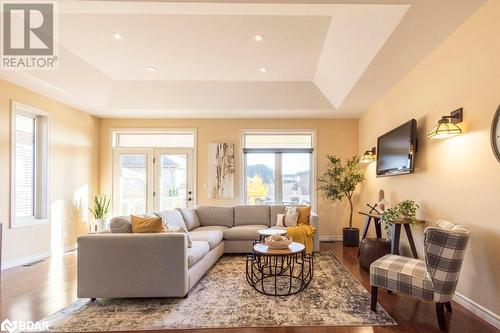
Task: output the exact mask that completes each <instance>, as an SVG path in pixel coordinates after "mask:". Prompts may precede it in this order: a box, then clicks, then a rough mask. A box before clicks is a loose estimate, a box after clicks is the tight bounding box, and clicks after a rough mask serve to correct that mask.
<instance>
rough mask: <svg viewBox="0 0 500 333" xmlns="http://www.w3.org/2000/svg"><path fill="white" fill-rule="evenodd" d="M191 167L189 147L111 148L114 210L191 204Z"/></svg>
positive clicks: (137, 211) (127, 212) (120, 212)
mask: <svg viewBox="0 0 500 333" xmlns="http://www.w3.org/2000/svg"><path fill="white" fill-rule="evenodd" d="M193 170H194V163H193V149H189V148H187V149H186V148H170V149H144V148H115V149H113V210H114V214H116V215H130V214H143V213H146V212H153V211H161V210H165V209H174V208H186V207H192V205H193V203H194V201H195V193H194V186H193V185H194V178H193Z"/></svg>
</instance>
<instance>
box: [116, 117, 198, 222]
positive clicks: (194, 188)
mask: <svg viewBox="0 0 500 333" xmlns="http://www.w3.org/2000/svg"><path fill="white" fill-rule="evenodd" d="M120 133H136V134H137V133H154V134H160V133H173V134H178V133H192V134H193V136H194V145H193V148H187V147H154V148H152V147H134V148H125V147H123V148H120V147H119V146H117V144H118V143H117V142H115V140H116V139H117V138H116V137H115V136H116V135H117V134H118V135H119V134H120ZM141 149H142V151H144V150H148V151H149V150H150V151H151V153H152V154H153V155H154V151H155V150H156V151H162V150H172V151H174V150H178V151H184V150H187V149H192V152H193V153H192V156H191V157H192V161H191V163H190V164H191V167H192V175H193V177H192V178H193V184H192V201H191V202H192V204H191V205H192V206H193V207H195V206H196V205H197V204H198V173H197V170H198V130H197V128H194V127H193V128H162V127H161V128H151V127H118V128H110V129H109V156H111V163H110V166H109V172H110V175H111V193H112V194H111V202H112V209H113V213H114V214H118V212H119V211H118V209H119V207H118V204H117V203H115V200H114V197H115V195H116V193H118V192H117V189H118V185H117V184H116V180H115V174H116V170H115V163H116V161H115V159H116V158H115V155H116V153H115V151H126V150H132V151H136V152H137V151H140V150H141ZM153 155H152V157H154V156H153ZM151 172H152V174H153V173H154V168H153V170H152V171H151ZM154 190H155V186H154V184H153V185H152V187H151V188H150V187H149V186H148V203H147V205H148V210H150V211H152V209H153V202H154V200H153V197H152V196H151V198H150V196H149V195H150V193H152V191H154Z"/></svg>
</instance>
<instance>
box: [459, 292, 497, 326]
mask: <svg viewBox="0 0 500 333" xmlns="http://www.w3.org/2000/svg"><path fill="white" fill-rule="evenodd" d="M453 300H454V301H455V302H457V303H458V304H460V305H461V306H463V307H464V308H466V309H467V310H469V311H470V312H472V313H473V314H475V315H476V316H478V317H479V318H481V319H483V320H484V321H486V322H488V323H490V324H491V325H493V326H495V328H497V329H500V316H499V315H497V314H496V313H493V312H492V311H490V310H488V309H486V308H485V307H483V306H482V305H479V304H477V303H476V302H474V301H473V300H471V299H469V298H467V297H465V296H464V295H462V294H460V293H457V292H456V293H455V296H454V297H453Z"/></svg>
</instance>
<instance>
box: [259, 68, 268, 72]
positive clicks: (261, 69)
mask: <svg viewBox="0 0 500 333" xmlns="http://www.w3.org/2000/svg"><path fill="white" fill-rule="evenodd" d="M259 70H260V72H261V73H265V72H267V68H266V67H261V68H260V69H259Z"/></svg>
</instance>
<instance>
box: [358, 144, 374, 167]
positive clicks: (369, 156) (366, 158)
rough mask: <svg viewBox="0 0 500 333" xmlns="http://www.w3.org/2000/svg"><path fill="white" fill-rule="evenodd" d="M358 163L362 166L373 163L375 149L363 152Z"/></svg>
mask: <svg viewBox="0 0 500 333" xmlns="http://www.w3.org/2000/svg"><path fill="white" fill-rule="evenodd" d="M359 162H360V163H363V164H368V163H371V162H375V148H372V150H367V151H365V153H364V154H363V156H361V158H360V159H359Z"/></svg>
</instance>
